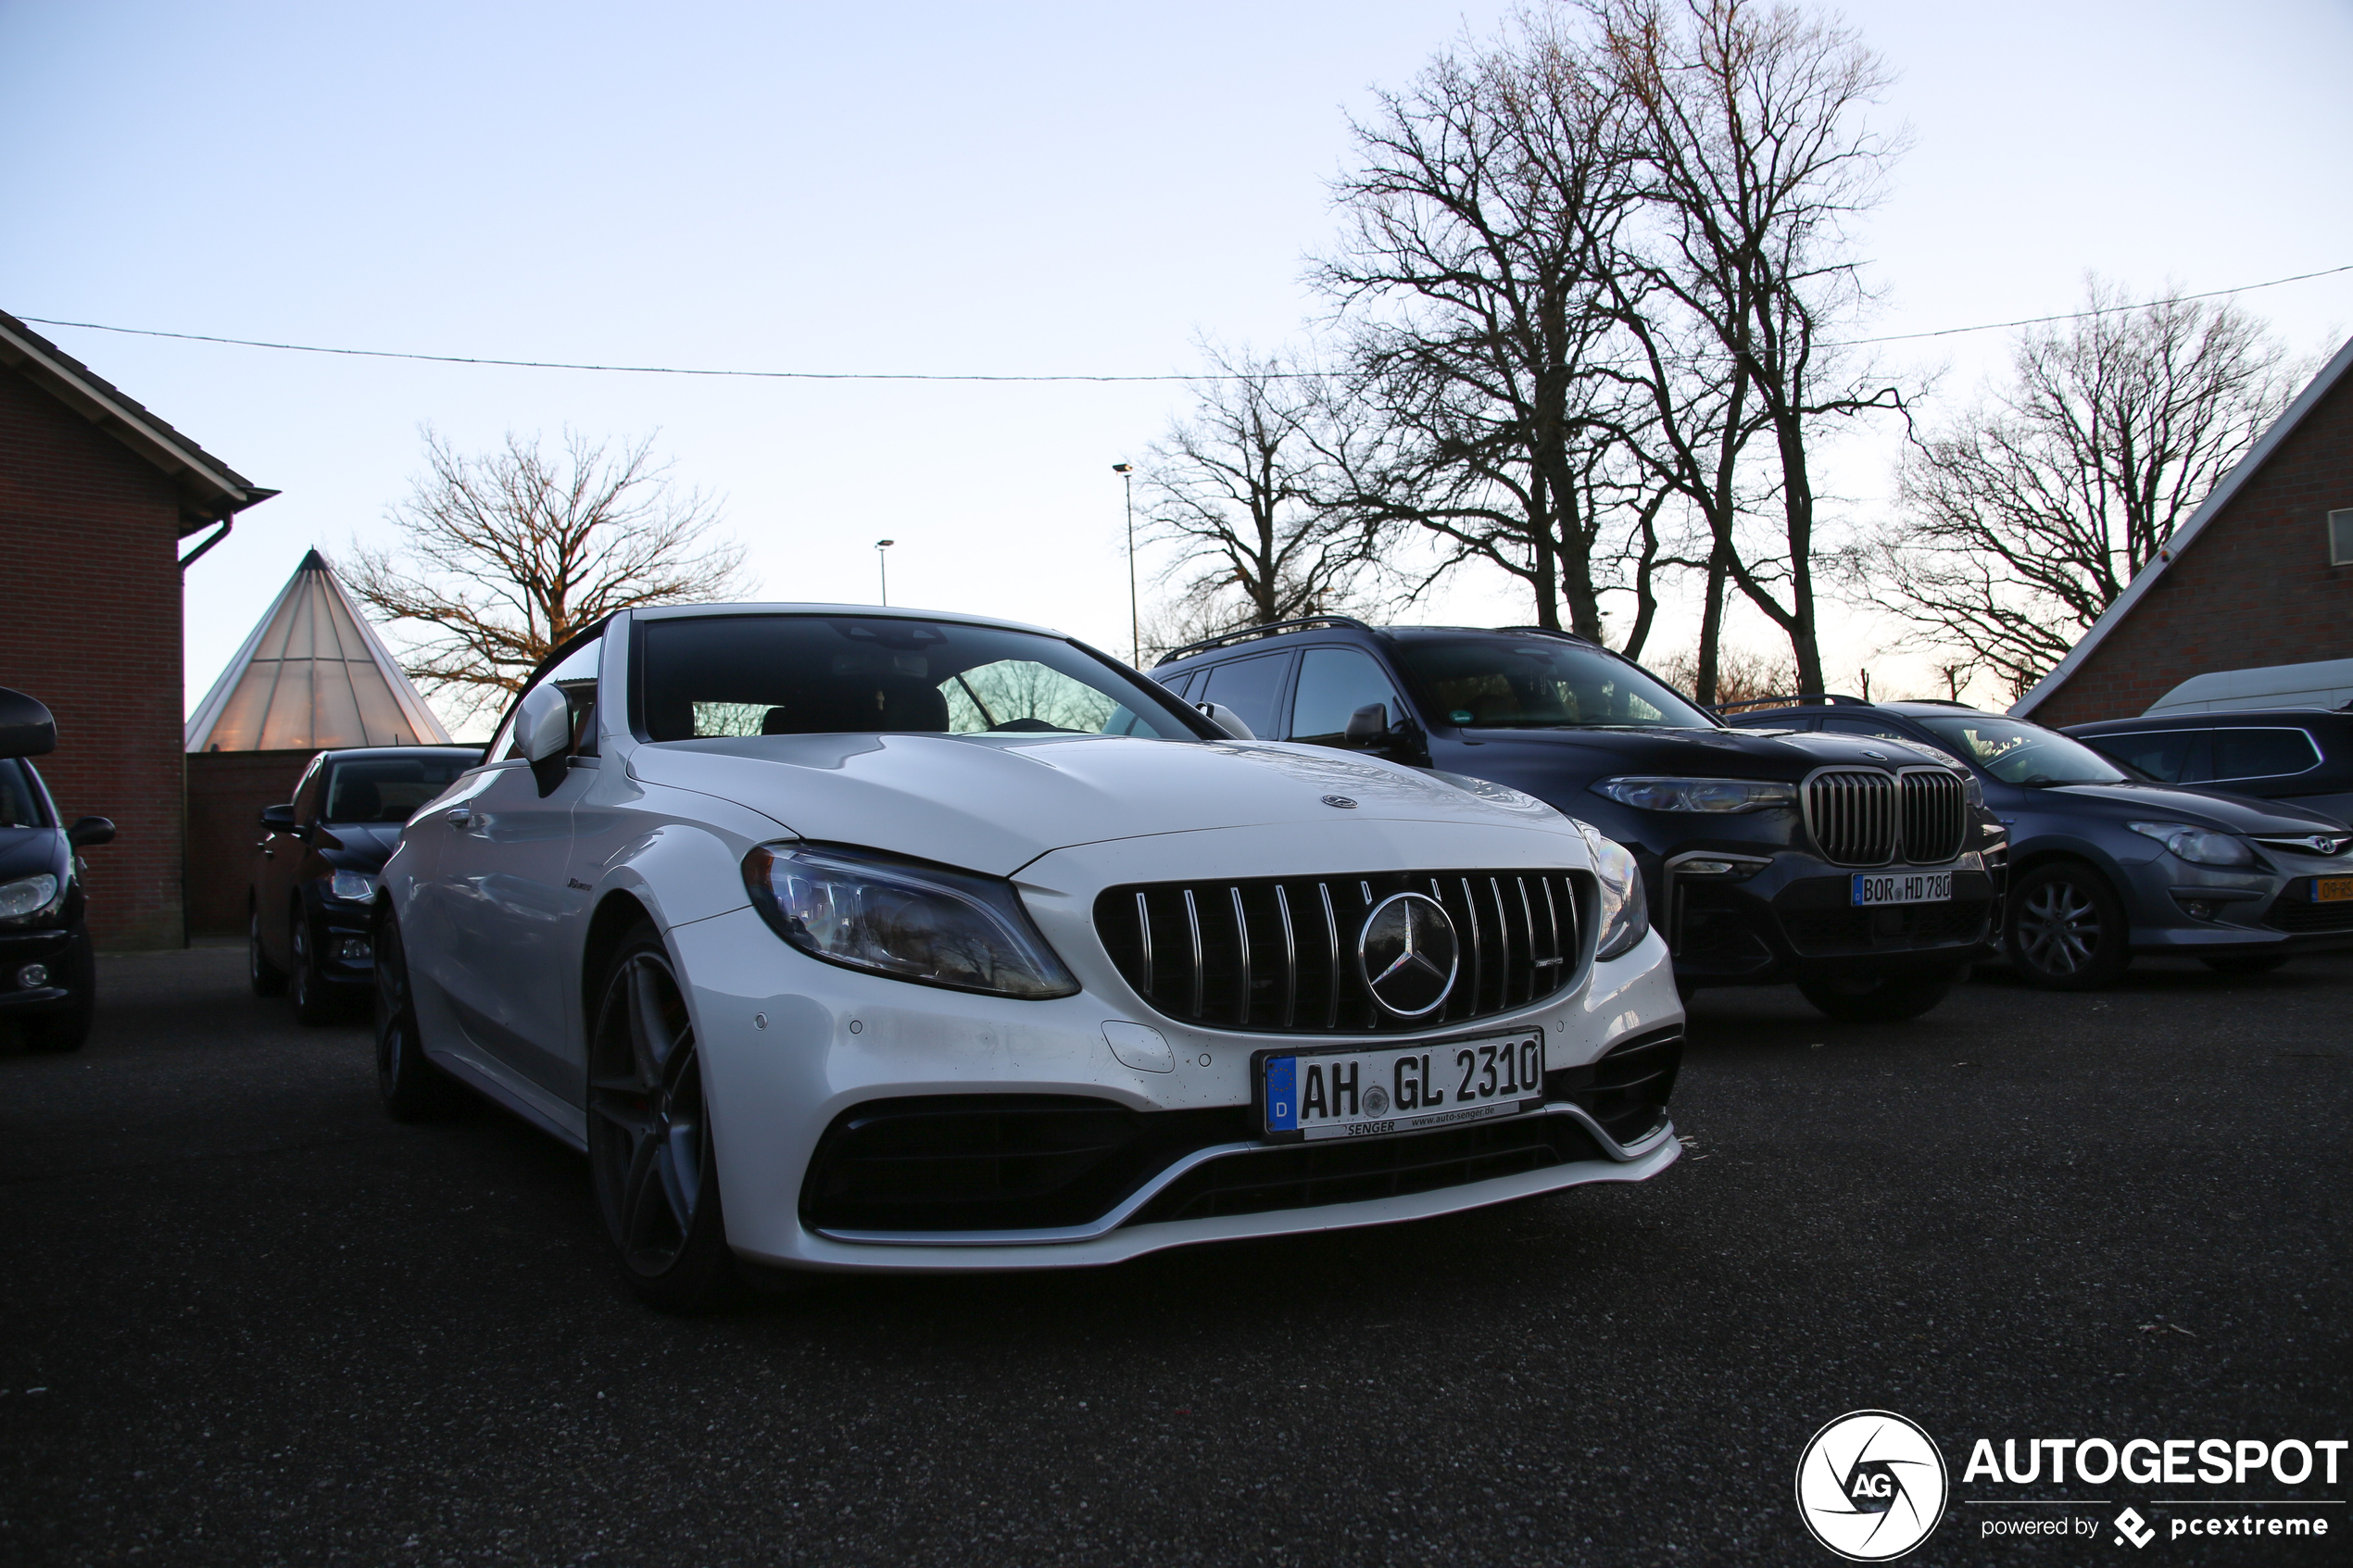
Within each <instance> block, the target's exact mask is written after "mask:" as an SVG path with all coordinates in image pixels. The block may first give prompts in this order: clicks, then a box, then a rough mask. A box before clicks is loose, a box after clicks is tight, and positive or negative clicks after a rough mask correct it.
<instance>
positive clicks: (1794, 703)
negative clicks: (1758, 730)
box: [1708, 692, 1870, 713]
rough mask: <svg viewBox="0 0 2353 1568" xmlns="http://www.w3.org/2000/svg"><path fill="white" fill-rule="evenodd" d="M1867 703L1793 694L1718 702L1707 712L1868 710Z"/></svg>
mask: <svg viewBox="0 0 2353 1568" xmlns="http://www.w3.org/2000/svg"><path fill="white" fill-rule="evenodd" d="M1869 706H1870V704H1869V703H1868V702H1866V701H1864V700H1863V699H1862V698H1861V697H1859V696H1847V695H1846V694H1845V693H1844V692H1793V693H1791V694H1790V695H1789V696H1753V697H1749V698H1747V699H1745V700H1744V701H1741V702H1719V703H1718V704H1717V705H1716V706H1715V707H1714V708H1712V709H1709V710H1708V711H1709V712H1711V713H1732V712H1736V711H1738V710H1739V709H1743V708H1869Z"/></svg>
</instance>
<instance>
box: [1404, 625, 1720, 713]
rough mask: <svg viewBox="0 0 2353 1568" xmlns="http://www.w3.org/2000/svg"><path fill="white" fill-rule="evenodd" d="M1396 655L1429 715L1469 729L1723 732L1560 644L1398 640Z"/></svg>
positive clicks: (1684, 705) (1648, 686)
mask: <svg viewBox="0 0 2353 1568" xmlns="http://www.w3.org/2000/svg"><path fill="white" fill-rule="evenodd" d="M1397 652H1398V658H1399V659H1400V660H1401V661H1402V662H1403V664H1404V666H1405V673H1406V674H1407V676H1408V677H1410V678H1411V679H1412V681H1413V683H1414V684H1415V685H1416V687H1417V688H1419V690H1420V692H1421V696H1422V700H1423V702H1424V703H1425V704H1426V705H1427V706H1428V709H1429V710H1430V712H1431V713H1432V714H1433V715H1435V716H1436V717H1439V718H1441V719H1444V720H1445V721H1448V722H1450V723H1454V724H1460V725H1463V726H1464V727H1466V728H1468V729H1528V728H1530V727H1537V728H1554V727H1560V726H1575V727H1579V728H1591V727H1594V726H1601V725H1610V726H1617V727H1621V728H1633V729H1644V730H1713V729H1716V728H1718V725H1717V723H1716V721H1714V720H1713V719H1710V718H1709V717H1708V716H1707V715H1706V714H1705V713H1703V712H1702V711H1700V709H1697V708H1695V707H1693V706H1692V704H1691V703H1689V702H1687V701H1685V700H1684V699H1683V698H1682V697H1681V696H1678V695H1676V693H1675V692H1673V691H1672V690H1670V689H1669V688H1668V687H1667V685H1666V684H1664V683H1662V682H1660V681H1658V680H1656V679H1655V678H1654V677H1652V676H1651V675H1650V674H1648V673H1646V672H1645V671H1642V670H1640V669H1638V668H1636V667H1635V666H1633V665H1631V664H1629V663H1627V662H1626V661H1625V660H1624V659H1617V658H1613V657H1612V656H1610V655H1609V654H1606V653H1604V652H1602V651H1601V650H1600V649H1599V648H1593V647H1585V646H1580V645H1579V644H1576V643H1570V642H1563V641H1561V640H1560V639H1559V638H1556V637H1512V636H1478V635H1476V634H1473V635H1468V636H1462V637H1400V638H1399V639H1398V640H1397Z"/></svg>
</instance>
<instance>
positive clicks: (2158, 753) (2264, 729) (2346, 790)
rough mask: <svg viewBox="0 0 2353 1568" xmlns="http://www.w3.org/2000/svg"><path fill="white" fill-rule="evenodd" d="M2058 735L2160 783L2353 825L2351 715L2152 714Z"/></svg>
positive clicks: (2299, 711)
mask: <svg viewBox="0 0 2353 1568" xmlns="http://www.w3.org/2000/svg"><path fill="white" fill-rule="evenodd" d="M2061 734H2070V735H2073V736H2074V737H2075V738H2076V739H2077V740H2080V741H2082V743H2083V744H2084V745H2085V746H2090V747H2091V748H2092V749H2093V750H2094V751H2096V752H2098V753H2099V754H2100V755H2101V756H2103V757H2106V758H2108V759H2111V760H2114V761H2117V762H2121V763H2123V764H2125V766H2127V767H2129V768H2132V769H2133V770H2135V771H2139V772H2143V773H2146V774H2147V775H2148V776H2149V777H2150V778H2153V779H2157V780H2158V781H2160V782H2161V783H2164V784H2182V785H2184V786H2186V787H2188V788H2191V789H2198V790H2218V789H2219V790H2227V791H2229V792H2230V793H2231V794H2233V795H2251V796H2254V797H2256V798H2257V799H2259V800H2270V801H2273V802H2276V803H2277V804H2279V805H2281V806H2283V807H2285V808H2287V809H2290V810H2296V811H2313V812H2318V813H2319V814H2320V815H2322V816H2323V817H2329V818H2333V819H2334V820H2336V821H2339V822H2353V713H2342V712H2334V711H2331V710H2329V709H2319V708H2265V709H2247V710H2245V711H2242V712H2236V713H2151V714H2145V715H2143V716H2142V717H2140V718H2138V719H2103V720H2101V721H2099V722H2098V723H2096V724H2074V725H2070V726H2069V727H2068V728H2067V729H2066V730H2064V731H2062V732H2061Z"/></svg>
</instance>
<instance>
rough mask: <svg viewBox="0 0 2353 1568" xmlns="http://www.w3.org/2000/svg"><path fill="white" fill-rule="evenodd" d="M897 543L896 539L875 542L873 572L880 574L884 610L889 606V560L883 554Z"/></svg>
mask: <svg viewBox="0 0 2353 1568" xmlns="http://www.w3.org/2000/svg"><path fill="white" fill-rule="evenodd" d="M898 543H899V541H898V540H896V539H877V540H875V571H879V572H881V573H882V602H883V605H884V608H889V605H890V558H889V557H888V556H887V555H885V554H883V552H884V551H885V550H887V549H889V548H890V547H891V546H893V545H896V544H898Z"/></svg>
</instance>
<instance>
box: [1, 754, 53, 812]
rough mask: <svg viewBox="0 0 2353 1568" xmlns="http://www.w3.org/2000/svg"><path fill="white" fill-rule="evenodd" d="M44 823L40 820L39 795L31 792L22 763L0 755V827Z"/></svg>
mask: <svg viewBox="0 0 2353 1568" xmlns="http://www.w3.org/2000/svg"><path fill="white" fill-rule="evenodd" d="M46 825H47V824H46V823H44V822H42V820H41V799H40V797H38V796H36V795H35V794H33V792H32V780H31V778H29V777H28V776H26V773H25V769H24V764H23V763H21V762H19V761H17V760H16V759H14V758H7V757H0V828H37V827H44V826H46Z"/></svg>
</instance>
